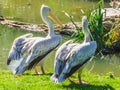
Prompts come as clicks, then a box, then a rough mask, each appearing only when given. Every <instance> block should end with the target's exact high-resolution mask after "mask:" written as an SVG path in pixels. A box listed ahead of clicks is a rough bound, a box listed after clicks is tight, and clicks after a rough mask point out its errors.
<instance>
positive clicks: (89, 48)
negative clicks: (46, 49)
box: [51, 16, 97, 83]
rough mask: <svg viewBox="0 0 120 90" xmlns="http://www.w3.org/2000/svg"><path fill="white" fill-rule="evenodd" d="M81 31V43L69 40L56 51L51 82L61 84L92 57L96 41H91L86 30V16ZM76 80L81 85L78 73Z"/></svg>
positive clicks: (89, 34)
mask: <svg viewBox="0 0 120 90" xmlns="http://www.w3.org/2000/svg"><path fill="white" fill-rule="evenodd" d="M82 30H83V33H84V42H83V43H81V44H80V43H74V42H73V41H72V40H69V41H67V42H65V43H64V44H63V45H62V46H60V48H59V49H58V50H57V52H56V57H55V62H54V74H53V75H52V76H51V81H53V82H56V83H60V82H63V81H64V80H65V79H66V78H68V77H70V76H71V75H72V74H73V73H74V72H75V71H77V70H78V69H79V68H80V69H81V68H83V67H82V66H83V65H84V64H85V63H86V62H87V61H88V60H89V59H90V58H91V57H92V56H93V55H94V53H95V51H96V48H97V44H96V41H91V38H92V36H91V33H90V31H89V29H88V21H87V17H86V16H84V17H83V18H82ZM78 79H79V82H80V83H81V78H80V72H78Z"/></svg>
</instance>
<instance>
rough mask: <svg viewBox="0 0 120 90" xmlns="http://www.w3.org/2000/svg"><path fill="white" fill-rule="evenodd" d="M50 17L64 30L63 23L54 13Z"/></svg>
mask: <svg viewBox="0 0 120 90" xmlns="http://www.w3.org/2000/svg"><path fill="white" fill-rule="evenodd" d="M49 16H50V17H52V19H54V21H56V22H57V23H58V24H59V25H60V26H61V27H62V28H64V25H63V24H62V22H61V21H60V20H59V19H58V18H57V17H56V16H55V15H54V14H53V13H52V12H50V13H49Z"/></svg>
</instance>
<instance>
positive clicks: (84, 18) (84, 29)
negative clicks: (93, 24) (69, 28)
mask: <svg viewBox="0 0 120 90" xmlns="http://www.w3.org/2000/svg"><path fill="white" fill-rule="evenodd" d="M82 28H83V32H85V31H86V30H87V28H88V20H87V17H86V16H83V18H82Z"/></svg>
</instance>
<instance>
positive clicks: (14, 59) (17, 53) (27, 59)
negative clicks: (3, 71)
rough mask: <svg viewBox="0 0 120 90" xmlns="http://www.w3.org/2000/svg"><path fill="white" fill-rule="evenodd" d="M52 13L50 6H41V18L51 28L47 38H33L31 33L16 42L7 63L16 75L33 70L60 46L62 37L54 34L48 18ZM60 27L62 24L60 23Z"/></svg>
mask: <svg viewBox="0 0 120 90" xmlns="http://www.w3.org/2000/svg"><path fill="white" fill-rule="evenodd" d="M50 12H51V10H50V8H49V7H48V6H45V5H42V6H41V17H42V19H43V21H44V22H45V23H46V24H47V25H48V28H49V30H48V35H47V36H46V37H45V38H42V37H32V36H33V35H32V34H31V33H30V34H25V35H23V36H20V37H18V38H16V39H15V40H14V42H13V45H12V48H11V50H10V52H9V56H8V61H7V64H8V66H9V68H10V69H11V70H12V71H13V73H14V74H22V73H23V72H24V71H25V70H28V69H31V68H33V67H34V66H35V65H37V64H38V63H39V62H40V61H41V60H42V59H43V58H44V57H45V56H46V55H47V54H48V53H49V52H51V51H52V50H53V49H54V48H56V47H57V46H58V45H59V44H60V42H61V40H62V37H61V36H60V35H56V34H55V33H54V26H53V24H52V22H51V21H50V19H49V18H48V17H47V16H48V15H49V13H50ZM58 23H60V22H58ZM60 25H62V24H61V23H60Z"/></svg>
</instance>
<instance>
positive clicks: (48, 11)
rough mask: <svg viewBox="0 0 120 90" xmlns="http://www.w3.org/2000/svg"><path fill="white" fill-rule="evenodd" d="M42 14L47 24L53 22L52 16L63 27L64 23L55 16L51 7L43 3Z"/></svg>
mask: <svg viewBox="0 0 120 90" xmlns="http://www.w3.org/2000/svg"><path fill="white" fill-rule="evenodd" d="M40 14H41V17H42V20H43V21H44V22H45V23H46V24H48V25H49V24H52V22H51V21H50V20H49V18H48V16H50V17H51V18H52V19H54V20H55V21H56V22H57V23H58V24H59V25H60V26H61V27H63V24H62V23H61V21H60V20H59V19H58V18H57V17H55V15H54V14H53V13H52V12H51V9H50V7H48V6H46V5H44V4H43V5H42V6H41V9H40Z"/></svg>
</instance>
